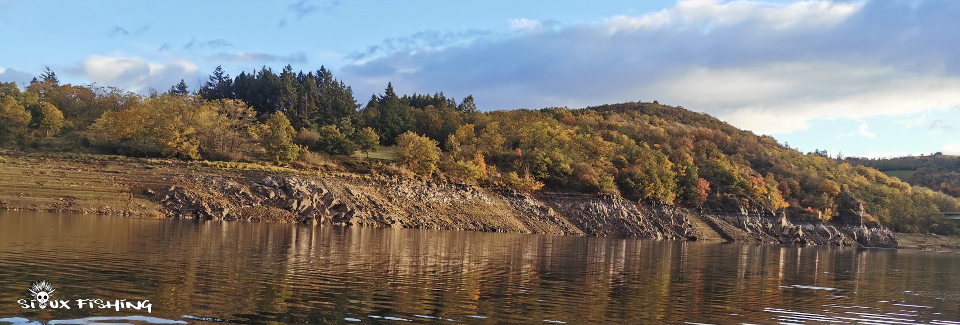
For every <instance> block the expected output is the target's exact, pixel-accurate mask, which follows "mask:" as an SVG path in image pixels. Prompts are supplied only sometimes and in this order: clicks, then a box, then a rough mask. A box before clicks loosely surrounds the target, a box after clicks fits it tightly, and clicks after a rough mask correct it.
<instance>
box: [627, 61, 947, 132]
mask: <svg viewBox="0 0 960 325" xmlns="http://www.w3.org/2000/svg"><path fill="white" fill-rule="evenodd" d="M956 89H960V77H958V76H945V75H929V74H918V73H915V72H909V71H900V70H897V69H893V68H890V67H880V66H876V65H862V64H856V63H836V62H811V63H782V64H771V65H766V66H754V67H748V68H732V69H706V68H696V69H691V70H690V71H687V72H686V73H683V74H680V75H677V76H675V77H668V78H665V79H662V80H658V81H655V82H653V83H652V85H650V86H648V87H646V88H645V89H644V93H652V94H657V96H658V98H659V99H660V100H661V101H665V102H669V103H677V104H681V103H682V104H683V105H686V106H687V107H695V108H700V109H702V110H706V111H709V112H711V113H714V114H716V115H717V116H718V117H720V118H721V119H724V120H726V121H728V122H730V123H731V124H733V125H736V126H738V127H743V128H747V129H750V130H754V131H755V132H759V133H765V134H778V133H789V132H793V131H796V130H800V129H805V128H807V127H808V126H809V122H810V121H811V120H815V119H822V118H826V119H837V118H844V119H862V118H867V117H872V116H879V115H901V114H910V113H918V112H922V111H924V110H929V109H948V108H949V107H951V106H953V105H956V104H957V103H960V92H958V91H956Z"/></svg>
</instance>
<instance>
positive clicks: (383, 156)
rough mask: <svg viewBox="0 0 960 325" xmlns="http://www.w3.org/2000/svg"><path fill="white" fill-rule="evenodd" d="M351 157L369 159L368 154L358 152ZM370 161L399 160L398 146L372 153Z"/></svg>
mask: <svg viewBox="0 0 960 325" xmlns="http://www.w3.org/2000/svg"><path fill="white" fill-rule="evenodd" d="M350 157H355V158H367V154H365V153H363V152H360V151H357V152H354V153H353V155H350ZM370 159H380V160H391V161H393V160H397V146H390V147H380V149H377V151H371V152H370Z"/></svg>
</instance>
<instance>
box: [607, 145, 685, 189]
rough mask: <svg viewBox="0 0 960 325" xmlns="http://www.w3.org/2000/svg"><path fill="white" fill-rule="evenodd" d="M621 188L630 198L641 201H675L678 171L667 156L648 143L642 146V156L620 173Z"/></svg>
mask: <svg viewBox="0 0 960 325" xmlns="http://www.w3.org/2000/svg"><path fill="white" fill-rule="evenodd" d="M618 183H619V185H620V190H621V192H623V194H624V195H626V196H627V197H628V198H631V199H635V200H640V201H661V202H665V203H673V200H674V198H675V197H676V188H677V183H676V173H675V172H674V170H673V163H671V162H670V160H669V159H667V156H666V155H664V154H663V153H662V152H660V151H659V150H656V149H652V148H650V147H649V146H647V144H643V145H641V146H640V158H638V159H637V160H636V162H635V164H634V165H633V166H630V167H627V168H626V169H624V170H623V171H621V173H620V177H619V180H618Z"/></svg>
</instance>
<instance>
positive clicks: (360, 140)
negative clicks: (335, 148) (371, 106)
mask: <svg viewBox="0 0 960 325" xmlns="http://www.w3.org/2000/svg"><path fill="white" fill-rule="evenodd" d="M354 142H356V144H357V146H359V147H360V151H363V153H365V154H367V158H370V152H371V151H376V150H377V148H378V147H379V146H380V136H379V135H377V131H374V130H373V128H370V127H365V128H363V129H360V131H358V132H357V133H356V134H355V139H354Z"/></svg>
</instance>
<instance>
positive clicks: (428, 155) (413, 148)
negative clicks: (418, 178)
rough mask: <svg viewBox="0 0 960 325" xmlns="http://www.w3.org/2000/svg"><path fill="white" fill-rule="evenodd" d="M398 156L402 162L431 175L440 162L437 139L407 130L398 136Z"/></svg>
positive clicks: (419, 171)
mask: <svg viewBox="0 0 960 325" xmlns="http://www.w3.org/2000/svg"><path fill="white" fill-rule="evenodd" d="M397 156H398V158H399V161H400V163H401V164H403V165H404V166H406V167H407V168H409V169H410V170H411V171H413V172H415V173H417V174H418V175H422V176H431V175H433V173H434V172H436V171H437V167H438V164H439V163H440V147H439V143H438V142H437V141H436V140H433V139H430V138H428V137H425V136H422V135H418V134H416V133H413V132H410V131H407V132H405V133H403V134H401V135H400V136H399V137H397Z"/></svg>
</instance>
